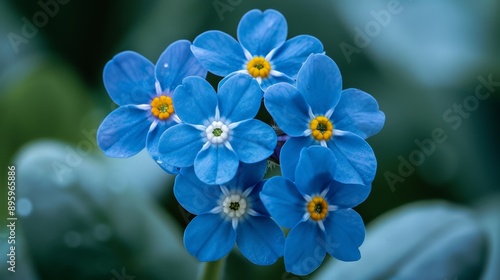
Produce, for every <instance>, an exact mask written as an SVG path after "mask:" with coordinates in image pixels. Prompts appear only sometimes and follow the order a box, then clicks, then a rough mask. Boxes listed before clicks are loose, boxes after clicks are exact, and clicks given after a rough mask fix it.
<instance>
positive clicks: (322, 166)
mask: <svg viewBox="0 0 500 280" xmlns="http://www.w3.org/2000/svg"><path fill="white" fill-rule="evenodd" d="M336 168H337V160H336V159H335V156H334V154H333V152H332V151H331V150H330V149H328V148H325V147H322V146H312V147H309V148H302V150H301V152H300V158H299V162H298V164H297V168H296V169H295V185H296V186H297V189H298V190H299V191H300V192H301V193H302V194H307V195H310V196H312V195H319V194H321V193H322V192H323V191H324V190H326V189H327V188H328V187H329V185H330V183H331V182H332V180H333V178H334V175H335V171H336Z"/></svg>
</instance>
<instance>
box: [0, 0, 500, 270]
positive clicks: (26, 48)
mask: <svg viewBox="0 0 500 280" xmlns="http://www.w3.org/2000/svg"><path fill="white" fill-rule="evenodd" d="M48 3H50V5H52V6H50V7H49V6H47V5H49V4H48ZM44 7H45V8H44ZM47 7H49V8H47ZM255 8H257V9H261V10H264V9H268V8H273V9H277V10H278V11H280V12H281V13H283V15H284V16H285V17H286V19H287V22H288V34H289V35H288V38H291V37H293V36H296V35H299V34H310V35H313V36H316V37H317V38H318V39H320V40H321V41H322V42H323V45H324V48H325V51H326V54H327V55H329V56H330V57H332V58H333V59H334V60H335V61H336V63H337V64H338V66H339V68H340V70H341V72H342V75H343V82H344V88H350V87H355V88H359V89H362V90H364V91H366V92H368V93H370V94H372V95H373V96H374V97H375V98H376V99H377V101H378V102H379V105H380V108H381V110H382V111H384V112H385V114H386V124H385V126H384V128H383V130H382V131H381V132H380V133H379V134H378V135H376V136H374V137H372V138H370V139H368V142H369V143H370V144H371V146H372V147H373V149H374V151H375V154H376V156H377V159H378V171H377V176H376V178H375V181H374V182H373V188H372V193H371V195H370V196H369V198H368V199H367V200H366V201H365V202H364V203H363V204H362V205H360V206H358V207H357V208H356V210H357V211H358V212H359V213H360V214H361V216H362V217H363V219H364V220H365V223H366V224H367V225H368V234H367V239H366V242H365V244H364V245H363V246H362V248H361V251H362V261H360V262H358V263H355V264H347V265H345V264H343V263H341V262H337V261H334V260H333V259H332V258H330V257H327V259H326V260H325V264H324V265H323V266H322V267H321V268H320V269H319V270H318V272H317V273H315V274H313V275H310V276H307V277H298V276H294V275H291V274H287V273H284V266H283V263H282V260H280V261H279V262H278V263H277V264H275V265H273V266H270V267H257V266H255V265H252V264H251V263H249V262H248V261H247V260H246V259H244V258H243V257H242V256H241V255H240V254H239V253H238V252H237V250H234V251H233V252H232V253H231V254H230V256H229V258H228V260H227V263H226V274H225V277H226V279H316V278H318V279H333V278H335V277H337V278H338V279H349V278H351V279H388V278H393V279H419V278H420V279H424V278H425V279H478V278H482V279H499V278H500V272H499V268H495V267H496V266H497V265H494V264H498V263H499V262H500V245H499V242H498V240H500V212H499V208H498V206H497V205H499V204H500V199H499V192H500V186H499V182H500V180H499V176H500V173H499V172H498V171H499V166H500V165H499V164H498V157H499V156H500V147H499V145H498V143H500V134H499V133H498V127H499V119H500V17H498V14H500V1H498V0H485V1H477V2H472V1H451V0H450V1H431V0H427V1H425V0H418V1H417V0H415V1H413V0H401V1H396V0H390V1H381V0H377V1H356V2H348V1H297V0H286V1H285V0H280V1H263V0H262V1H261V0H259V1H248V0H214V1H202V0H187V1H152V0H149V1H128V2H123V1H114V0H111V1H106V2H98V1H77V0H64V1H63V0H59V1H56V0H52V1H50V0H41V1H24V0H23V1H14V0H2V1H1V2H0V31H1V32H0V34H1V36H0V131H2V136H1V137H0V148H1V158H0V167H1V168H2V170H3V171H2V172H0V181H1V182H2V186H5V187H2V188H1V196H0V197H1V203H0V205H1V207H0V217H1V221H2V222H1V223H2V226H1V227H0V249H1V250H0V251H1V253H2V254H1V255H0V260H1V263H2V265H0V278H1V279H133V277H136V279H193V278H195V277H196V275H197V274H198V270H199V263H198V262H197V261H196V260H195V259H194V258H193V257H191V256H189V255H188V254H187V252H186V251H185V250H184V248H183V245H182V231H183V228H184V227H185V226H186V225H187V222H188V221H189V219H190V218H192V217H191V216H190V215H189V213H186V212H185V211H183V210H182V209H181V208H180V207H179V205H178V204H177V202H176V201H175V198H174V197H173V193H172V182H173V181H172V180H173V178H172V177H170V176H168V175H166V174H165V173H163V172H162V171H161V169H160V168H158V167H157V166H156V165H155V164H154V163H153V162H152V161H151V160H150V159H149V158H148V156H147V154H144V153H142V154H139V155H138V156H136V157H133V158H130V159H109V158H105V157H104V156H103V155H102V153H101V152H100V150H99V149H98V148H97V146H96V144H95V131H96V129H97V127H98V125H99V124H100V122H101V121H102V120H103V118H104V117H105V116H106V115H107V114H108V113H109V112H110V111H111V110H113V109H114V108H116V105H114V104H113V102H112V101H111V100H110V99H109V97H108V95H107V93H106V91H105V89H104V86H103V83H102V69H103V67H104V65H105V63H106V62H107V61H108V60H109V59H111V58H112V57H113V56H114V55H115V54H116V53H118V52H120V51H124V50H134V51H136V52H139V53H141V54H143V55H144V56H145V57H147V58H149V59H150V60H151V61H152V62H155V61H156V59H157V58H158V56H159V55H160V54H161V52H162V51H163V50H164V49H165V48H166V47H167V46H168V45H169V44H170V43H172V42H174V41H176V40H178V39H188V40H190V41H192V40H193V39H194V38H195V37H196V36H197V35H198V34H200V33H201V32H204V31H206V30H211V29H216V30H222V31H224V32H226V33H228V34H231V35H233V36H236V28H237V24H238V22H239V20H240V18H241V16H242V15H243V14H244V13H246V12H247V11H249V10H251V9H255ZM47 9H48V10H47ZM26 22H30V23H31V24H35V23H36V24H37V25H38V27H37V26H32V27H30V26H29V24H27V23H26ZM208 79H209V81H210V82H211V83H212V84H213V85H216V84H217V82H218V81H219V79H220V78H218V77H215V76H213V75H209V78H208ZM478 88H479V90H478ZM436 131H437V132H436ZM436 133H438V134H440V136H439V137H438V136H436V135H435V134H436ZM433 137H434V138H435V139H436V138H439V140H441V141H439V140H438V142H439V143H438V142H436V141H435V140H432V138H433ZM419 143H420V144H419ZM422 143H425V144H422ZM422 145H423V148H422V147H421V146H422ZM9 165H15V166H16V168H17V186H18V188H17V196H16V199H17V200H16V201H17V211H18V212H17V216H18V218H19V220H18V222H17V227H16V245H17V247H16V248H17V250H16V256H17V259H16V261H17V265H16V268H17V271H16V273H10V272H8V271H7V266H6V261H7V256H6V254H7V253H8V244H7V243H6V240H7V237H8V234H9V232H8V231H7V230H8V228H6V227H5V226H4V225H3V224H4V223H5V224H7V222H6V217H7V204H6V202H7V188H6V182H7V171H8V170H7V166H9ZM424 200H425V201H426V202H420V203H418V204H413V205H410V206H407V204H410V203H413V202H417V201H424ZM4 205H5V206H4ZM401 206H403V208H400V207H401ZM408 207H409V208H408ZM433 211H434V212H433ZM386 212H391V213H389V214H386V215H382V214H384V213H386ZM457 216H459V218H456V219H455V218H454V217H457ZM398 219H399V220H400V221H401V222H397V221H398ZM4 221H5V222H4ZM373 221H374V222H373ZM404 221H406V223H405V222H404ZM450 221H451V222H450ZM448 222H450V223H452V224H453V226H451V225H450V224H449V223H448ZM457 227H458V228H459V229H468V231H467V230H465V231H464V232H465V233H464V234H463V235H458V237H456V236H455V235H456V233H457V232H461V231H460V230H457ZM409 229H413V230H409ZM372 232H373V234H372ZM453 234H455V235H453ZM454 238H455V239H454ZM451 241H453V242H451ZM448 243H450V245H449V246H447V245H446V244H448ZM374 244H378V246H379V247H377V246H375V245H374ZM401 244H406V245H407V246H406V247H405V246H401ZM408 244H410V245H408ZM411 244H413V245H411ZM372 245H373V246H372ZM462 245H463V246H465V247H463V248H462V247H460V246H462ZM466 245H467V246H466ZM457 246H458V247H460V248H462V250H453V249H450V248H455V249H456V248H457ZM423 248H425V249H423ZM375 256H376V257H375ZM395 256H397V257H395ZM464 256H469V257H470V259H467V258H465V257H464ZM365 259H366V260H374V261H375V260H378V261H379V262H378V263H377V264H376V265H375V264H373V263H372V264H370V262H368V261H364V260H365ZM396 259H399V261H397V260H396ZM401 259H404V260H405V261H404V262H402V261H401ZM457 259H459V260H461V261H456V260H457ZM423 260H427V261H429V260H436V262H433V264H434V265H436V264H440V265H439V266H436V268H434V269H426V271H427V273H431V274H419V273H424V272H423V271H424V270H425V269H424V268H425V267H427V268H429V264H427V263H426V262H424V261H423ZM445 260H455V261H456V262H455V263H454V264H453V262H452V261H449V262H446V261H445ZM440 261H441V262H442V263H441V262H440ZM430 267H431V268H432V267H433V266H432V265H431V266H430ZM439 267H440V268H439ZM360 271H364V272H365V274H360ZM433 272H435V273H434V274H433ZM342 273H344V274H342ZM426 276H428V277H426ZM321 277H323V278H321ZM346 277H347V278H346ZM469 277H470V278H469ZM496 277H499V278H496Z"/></svg>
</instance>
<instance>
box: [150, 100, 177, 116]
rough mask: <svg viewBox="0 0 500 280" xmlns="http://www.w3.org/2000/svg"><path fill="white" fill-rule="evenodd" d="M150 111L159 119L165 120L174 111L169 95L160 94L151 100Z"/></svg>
mask: <svg viewBox="0 0 500 280" xmlns="http://www.w3.org/2000/svg"><path fill="white" fill-rule="evenodd" d="M151 113H153V115H154V116H155V117H157V118H159V119H160V120H166V119H168V118H169V117H170V115H172V114H173V113H174V105H173V104H172V98H171V97H170V96H165V95H162V96H160V97H155V99H153V101H151Z"/></svg>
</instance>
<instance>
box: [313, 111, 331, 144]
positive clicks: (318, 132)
mask: <svg viewBox="0 0 500 280" xmlns="http://www.w3.org/2000/svg"><path fill="white" fill-rule="evenodd" d="M309 128H310V129H311V131H312V134H311V135H312V137H314V139H316V140H318V141H321V140H325V141H327V140H330V138H332V135H333V134H332V133H333V124H332V122H331V121H330V120H329V119H327V118H326V117H323V116H319V117H316V118H315V119H313V120H312V121H311V122H310V123H309Z"/></svg>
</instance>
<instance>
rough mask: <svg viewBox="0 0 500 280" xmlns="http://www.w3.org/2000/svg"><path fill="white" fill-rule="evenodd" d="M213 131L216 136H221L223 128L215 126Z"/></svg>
mask: <svg viewBox="0 0 500 280" xmlns="http://www.w3.org/2000/svg"><path fill="white" fill-rule="evenodd" d="M212 133H213V134H214V136H217V137H218V136H221V134H222V129H220V128H215V129H214V131H212Z"/></svg>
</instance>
